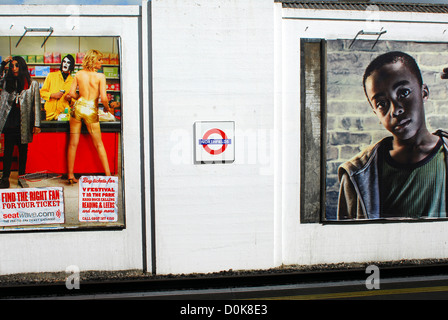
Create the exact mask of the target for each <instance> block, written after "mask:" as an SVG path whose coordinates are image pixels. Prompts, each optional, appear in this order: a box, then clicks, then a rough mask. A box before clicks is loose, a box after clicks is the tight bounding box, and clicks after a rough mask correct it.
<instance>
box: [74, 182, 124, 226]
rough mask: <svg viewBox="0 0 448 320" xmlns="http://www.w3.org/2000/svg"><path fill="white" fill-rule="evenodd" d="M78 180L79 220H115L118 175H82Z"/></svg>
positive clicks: (116, 216) (116, 215)
mask: <svg viewBox="0 0 448 320" xmlns="http://www.w3.org/2000/svg"><path fill="white" fill-rule="evenodd" d="M79 182H80V183H79V221H80V222H89V221H97V222H115V221H117V219H118V205H117V198H118V177H103V176H82V177H81V178H80V180H79Z"/></svg>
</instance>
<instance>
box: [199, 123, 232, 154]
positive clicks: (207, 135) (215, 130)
mask: <svg viewBox="0 0 448 320" xmlns="http://www.w3.org/2000/svg"><path fill="white" fill-rule="evenodd" d="M214 133H216V134H219V135H220V136H221V137H222V138H223V139H225V140H226V139H227V136H226V134H225V133H224V131H222V130H220V129H210V130H208V131H207V132H206V133H205V134H204V137H203V138H202V139H204V140H207V139H208V137H210V135H212V134H214ZM202 146H203V147H204V149H205V151H207V152H208V153H210V154H212V155H217V154H221V153H223V152H224V151H225V150H226V148H227V144H225V143H223V145H222V147H221V148H219V149H216V150H213V149H210V147H209V146H208V145H207V144H204V145H202Z"/></svg>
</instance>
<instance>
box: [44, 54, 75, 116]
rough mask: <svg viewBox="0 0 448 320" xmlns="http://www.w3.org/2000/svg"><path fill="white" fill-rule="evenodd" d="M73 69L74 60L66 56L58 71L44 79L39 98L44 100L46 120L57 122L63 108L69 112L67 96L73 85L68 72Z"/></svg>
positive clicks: (69, 98) (68, 97) (69, 100)
mask: <svg viewBox="0 0 448 320" xmlns="http://www.w3.org/2000/svg"><path fill="white" fill-rule="evenodd" d="M74 69H75V59H74V58H73V57H72V56H71V55H67V56H65V57H64V59H62V61H61V66H60V71H56V72H51V73H50V74H49V75H48V76H47V78H46V79H45V82H44V85H43V86H42V89H40V96H41V97H42V99H44V100H45V111H46V113H47V116H46V120H57V119H58V116H59V114H60V113H62V112H64V110H65V108H68V110H70V102H71V97H70V96H69V95H68V93H69V91H70V88H71V86H72V83H73V77H72V76H71V75H70V72H71V71H73V70H74Z"/></svg>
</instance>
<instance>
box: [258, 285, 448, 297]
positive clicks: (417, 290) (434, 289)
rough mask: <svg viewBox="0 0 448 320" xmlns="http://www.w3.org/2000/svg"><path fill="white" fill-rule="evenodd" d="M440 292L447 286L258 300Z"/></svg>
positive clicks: (446, 288)
mask: <svg viewBox="0 0 448 320" xmlns="http://www.w3.org/2000/svg"><path fill="white" fill-rule="evenodd" d="M440 291H448V286H439V287H423V288H403V289H388V290H381V289H379V290H369V291H355V292H337V293H324V294H309V295H296V296H285V297H271V298H259V299H262V300H322V299H323V300H325V299H343V298H356V297H371V296H382V295H391V294H407V293H425V292H440Z"/></svg>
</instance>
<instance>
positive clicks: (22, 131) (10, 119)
mask: <svg viewBox="0 0 448 320" xmlns="http://www.w3.org/2000/svg"><path fill="white" fill-rule="evenodd" d="M8 64H9V68H8V71H7V72H6V74H4V69H5V67H6V66H7V65H8ZM0 74H1V75H4V76H3V77H2V79H1V87H2V89H3V90H2V93H1V95H0V132H2V133H3V134H4V138H5V149H4V155H3V176H2V179H1V180H0V188H2V189H5V188H9V186H10V183H9V178H10V174H11V165H12V156H13V151H14V146H15V145H17V146H18V149H19V175H23V174H25V171H26V162H27V157H28V143H30V142H32V141H33V134H37V133H40V107H41V104H40V94H39V84H38V83H37V81H31V77H30V74H29V71H28V65H27V64H26V62H25V60H24V59H23V58H22V57H20V56H16V57H14V58H13V57H11V56H9V57H7V58H6V59H5V60H4V61H3V62H2V64H1V67H0ZM19 181H20V180H19Z"/></svg>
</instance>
